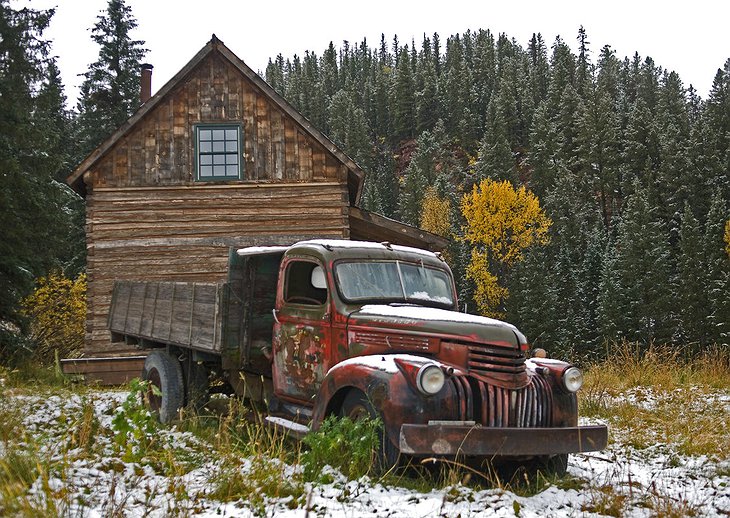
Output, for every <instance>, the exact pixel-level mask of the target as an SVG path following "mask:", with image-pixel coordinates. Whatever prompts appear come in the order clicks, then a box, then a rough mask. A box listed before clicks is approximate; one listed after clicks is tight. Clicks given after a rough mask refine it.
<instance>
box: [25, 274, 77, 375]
mask: <svg viewBox="0 0 730 518" xmlns="http://www.w3.org/2000/svg"><path fill="white" fill-rule="evenodd" d="M22 311H23V314H24V315H25V316H27V317H28V318H29V319H30V338H31V339H32V341H33V342H34V344H35V349H34V351H33V355H34V357H35V358H36V359H37V360H39V361H40V362H42V363H50V362H52V361H53V359H54V357H55V354H56V351H58V355H59V357H68V356H72V355H74V354H76V353H78V352H80V351H81V349H82V348H83V345H84V322H85V319H86V275H85V274H83V273H82V274H81V275H79V276H78V277H77V278H76V280H72V279H68V278H66V277H64V276H63V275H62V274H60V273H51V274H49V275H48V276H47V277H41V278H40V279H38V280H37V287H36V289H35V291H34V292H33V293H32V294H31V295H30V296H28V297H27V298H25V299H24V300H23V302H22Z"/></svg>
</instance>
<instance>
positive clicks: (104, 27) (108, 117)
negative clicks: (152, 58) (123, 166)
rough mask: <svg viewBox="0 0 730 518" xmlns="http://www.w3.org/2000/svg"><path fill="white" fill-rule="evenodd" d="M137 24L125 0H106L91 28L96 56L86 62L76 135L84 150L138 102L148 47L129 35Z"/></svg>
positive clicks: (112, 129) (125, 115)
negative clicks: (93, 59)
mask: <svg viewBox="0 0 730 518" xmlns="http://www.w3.org/2000/svg"><path fill="white" fill-rule="evenodd" d="M136 27H137V21H136V20H135V18H134V16H133V15H132V9H131V8H130V7H129V6H127V4H126V2H125V0H109V2H108V4H107V7H106V10H105V11H103V12H102V14H100V15H99V16H98V17H97V21H96V23H95V24H94V26H93V27H92V29H91V39H92V40H93V41H94V42H95V43H96V44H97V45H99V58H98V59H97V60H96V61H95V62H94V63H92V64H91V65H89V70H88V71H87V72H86V73H85V74H83V75H84V82H83V83H82V84H81V94H80V95H81V97H80V100H79V106H78V111H79V123H78V126H79V137H78V138H79V141H80V142H81V143H82V148H83V149H82V151H83V154H87V153H89V152H90V151H91V150H92V149H94V148H95V147H96V146H97V145H98V144H99V143H100V142H101V141H102V140H104V139H105V138H107V137H108V136H109V135H111V134H112V132H113V131H114V130H116V129H117V128H118V127H119V126H121V125H122V123H124V122H125V121H126V120H127V119H128V118H129V117H130V116H131V115H132V113H134V111H135V110H136V109H137V107H138V106H139V88H140V87H139V85H140V64H141V61H142V59H143V58H144V56H145V54H146V53H147V49H145V48H144V47H143V45H144V42H143V41H140V40H133V39H132V38H131V37H130V33H131V32H132V31H133V30H134V29H135V28H136Z"/></svg>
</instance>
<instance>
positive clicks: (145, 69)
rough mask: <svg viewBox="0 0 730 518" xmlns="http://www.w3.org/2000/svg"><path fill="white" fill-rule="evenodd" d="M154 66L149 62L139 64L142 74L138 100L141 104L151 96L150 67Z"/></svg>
mask: <svg viewBox="0 0 730 518" xmlns="http://www.w3.org/2000/svg"><path fill="white" fill-rule="evenodd" d="M153 68H154V67H153V66H152V65H150V64H149V63H143V64H142V65H141V69H142V76H141V78H140V85H139V86H140V90H139V100H140V101H141V104H144V103H146V102H147V101H148V100H149V98H150V97H152V69H153Z"/></svg>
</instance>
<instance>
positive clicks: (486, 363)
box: [467, 344, 528, 389]
mask: <svg viewBox="0 0 730 518" xmlns="http://www.w3.org/2000/svg"><path fill="white" fill-rule="evenodd" d="M467 347H468V349H469V356H468V362H467V367H468V368H469V371H470V372H471V373H472V374H474V375H476V376H477V377H481V378H483V379H484V378H486V380H485V381H487V380H491V381H497V382H498V384H500V385H502V386H506V387H509V388H513V389H516V388H520V387H524V386H525V385H526V384H527V381H528V380H527V369H526V367H525V353H524V352H523V351H522V350H520V349H519V347H500V346H497V345H486V344H469V345H468V346H467Z"/></svg>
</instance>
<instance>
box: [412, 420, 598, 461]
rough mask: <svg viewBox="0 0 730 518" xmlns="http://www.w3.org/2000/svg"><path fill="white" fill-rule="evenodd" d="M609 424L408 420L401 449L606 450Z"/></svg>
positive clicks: (470, 452) (472, 452)
mask: <svg viewBox="0 0 730 518" xmlns="http://www.w3.org/2000/svg"><path fill="white" fill-rule="evenodd" d="M607 442H608V429H607V428H606V427H605V426H602V425H601V426H571V427H565V428H492V427H485V426H480V425H475V424H471V423H464V422H461V421H456V422H448V421H437V422H431V423H429V424H425V425H419V424H404V425H402V426H401V429H400V444H399V446H400V451H401V452H402V453H406V454H409V455H448V456H457V455H465V456H508V457H522V456H536V455H557V454H561V453H579V452H585V451H596V450H602V449H604V448H605V447H606V444H607Z"/></svg>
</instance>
